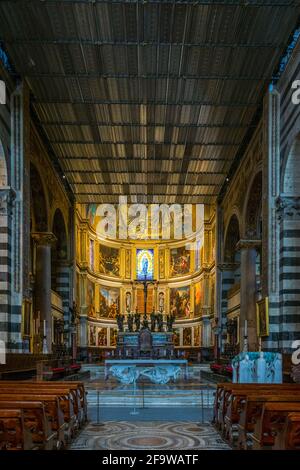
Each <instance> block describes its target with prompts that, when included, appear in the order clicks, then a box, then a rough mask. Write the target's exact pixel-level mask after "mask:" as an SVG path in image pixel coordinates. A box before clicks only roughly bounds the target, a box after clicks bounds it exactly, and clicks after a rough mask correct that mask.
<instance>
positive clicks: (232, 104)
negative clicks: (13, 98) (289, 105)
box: [32, 99, 260, 108]
mask: <svg viewBox="0 0 300 470" xmlns="http://www.w3.org/2000/svg"><path fill="white" fill-rule="evenodd" d="M32 101H33V103H34V104H35V105H45V104H74V105H76V104H81V105H82V104H87V105H98V104H108V105H109V104H117V105H120V104H121V105H122V104H124V105H127V106H141V105H145V106H152V105H153V106H214V107H225V108H250V107H255V108H257V107H258V106H259V105H260V101H249V102H248V101H204V100H190V101H187V100H181V101H180V100H177V101H166V100H165V101H161V100H142V101H141V100H114V99H110V100H109V99H106V100H97V99H94V100H85V99H82V100H71V99H65V100H63V99H33V100H32Z"/></svg>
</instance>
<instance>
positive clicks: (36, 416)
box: [0, 401, 58, 450]
mask: <svg viewBox="0 0 300 470" xmlns="http://www.w3.org/2000/svg"><path fill="white" fill-rule="evenodd" d="M8 409H15V410H19V411H22V413H23V422H24V426H25V428H26V429H27V430H28V431H29V432H30V434H31V439H32V442H33V444H34V445H35V446H36V448H38V449H41V450H53V449H56V448H57V442H58V441H57V433H56V432H53V431H52V429H51V427H50V423H49V421H48V418H47V417H46V413H45V409H44V405H43V403H41V402H37V401H34V402H27V401H26V402H23V401H0V411H5V410H8Z"/></svg>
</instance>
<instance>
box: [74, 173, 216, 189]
mask: <svg viewBox="0 0 300 470" xmlns="http://www.w3.org/2000/svg"><path fill="white" fill-rule="evenodd" d="M186 176H188V173H187V175H186ZM199 176H201V175H199ZM157 177H158V178H159V173H158V174H157ZM69 183H70V184H71V185H72V186H88V185H99V186H101V185H102V186H103V185H105V184H107V181H99V182H96V181H88V182H86V183H82V182H79V183H77V182H76V181H73V180H70V181H69ZM110 183H111V184H114V185H117V186H120V185H121V186H122V185H123V184H133V185H135V186H139V185H141V184H144V183H143V182H138V181H135V182H130V183H127V182H122V181H120V182H110ZM162 184H164V183H160V182H159V181H157V182H156V183H151V185H152V186H154V187H155V186H161V185H162ZM195 186H202V187H203V186H205V187H206V186H208V187H214V188H220V187H221V186H222V184H220V183H188V184H183V183H178V184H177V183H168V188H173V189H174V188H175V189H176V188H180V187H183V188H189V187H195Z"/></svg>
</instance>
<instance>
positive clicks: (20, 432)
mask: <svg viewBox="0 0 300 470" xmlns="http://www.w3.org/2000/svg"><path fill="white" fill-rule="evenodd" d="M34 449H37V447H36V446H35V445H34V444H33V442H32V438H31V433H30V432H29V431H28V429H26V427H25V424H24V415H23V411H22V410H20V409H3V410H2V409H1V408H0V450H34Z"/></svg>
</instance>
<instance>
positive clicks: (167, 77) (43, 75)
mask: <svg viewBox="0 0 300 470" xmlns="http://www.w3.org/2000/svg"><path fill="white" fill-rule="evenodd" d="M21 75H25V76H26V77H27V78H52V79H53V78H64V79H68V78H69V79H72V80H77V79H87V80H88V79H96V78H102V79H117V80H128V79H135V78H139V79H143V80H176V81H178V80H205V81H208V80H220V81H230V80H232V81H237V80H238V81H256V82H269V81H270V80H271V79H272V76H271V75H270V76H266V77H253V76H251V75H249V76H248V75H186V74H182V75H181V74H180V75H179V74H175V73H170V74H167V73H158V74H157V73H147V74H144V73H100V72H88V73H82V72H78V73H58V72H53V73H52V72H34V71H32V69H30V70H28V69H24V70H21Z"/></svg>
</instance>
